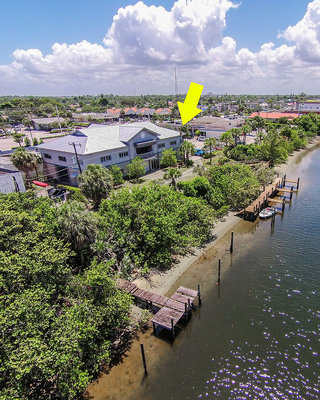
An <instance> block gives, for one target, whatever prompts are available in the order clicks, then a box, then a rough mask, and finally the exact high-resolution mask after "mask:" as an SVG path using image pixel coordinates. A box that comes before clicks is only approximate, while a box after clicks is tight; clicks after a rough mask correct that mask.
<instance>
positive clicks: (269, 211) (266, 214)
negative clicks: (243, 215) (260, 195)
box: [259, 207, 277, 219]
mask: <svg viewBox="0 0 320 400" xmlns="http://www.w3.org/2000/svg"><path fill="white" fill-rule="evenodd" d="M276 212H277V209H276V208H275V207H267V208H264V209H263V210H261V211H260V213H259V217H260V218H262V219H266V218H270V217H272V216H273V215H274V214H276Z"/></svg>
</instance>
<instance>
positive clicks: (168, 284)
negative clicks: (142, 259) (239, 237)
mask: <svg viewBox="0 0 320 400" xmlns="http://www.w3.org/2000/svg"><path fill="white" fill-rule="evenodd" d="M319 144H320V138H319V137H317V138H316V139H315V140H314V141H313V142H312V143H310V144H309V145H308V146H307V147H306V148H304V149H301V150H299V151H296V152H294V153H293V154H292V155H290V156H289V157H288V160H287V161H286V163H283V164H280V165H279V166H277V167H275V172H276V173H278V174H280V175H284V174H286V173H287V171H288V170H289V169H290V168H291V167H292V166H293V164H294V163H295V162H296V160H297V159H298V158H299V157H300V156H301V155H303V154H304V153H305V152H307V151H309V150H310V149H312V148H313V147H316V146H318V145H319ZM236 214H237V212H229V213H228V214H227V215H226V216H225V217H224V218H222V219H221V220H219V221H218V222H217V223H216V225H215V227H214V229H213V231H212V233H213V235H215V239H214V240H213V241H210V242H209V243H208V244H207V245H205V246H204V247H202V248H200V249H196V250H195V251H194V253H193V254H192V255H186V256H182V257H179V258H178V260H177V263H176V265H174V266H173V267H171V268H170V269H169V270H167V271H165V272H159V271H152V273H151V275H150V277H149V278H148V279H147V278H143V277H139V278H136V279H134V281H133V282H134V283H135V284H136V285H137V286H138V287H139V288H141V289H145V290H150V291H153V292H154V293H157V294H161V295H163V296H164V295H166V294H167V293H168V292H169V291H170V290H171V288H172V287H173V286H174V284H175V283H176V281H177V280H178V279H179V278H180V277H181V276H182V275H183V274H184V273H185V272H186V271H187V270H188V269H189V268H191V267H192V265H193V264H195V263H196V262H197V261H198V260H199V258H200V257H201V256H204V255H205V254H206V253H207V252H208V251H209V250H210V249H211V248H212V247H214V246H216V245H217V244H218V243H219V242H220V240H221V239H222V238H223V237H224V236H225V235H226V234H228V233H231V230H232V229H233V228H234V227H235V226H236V225H237V223H238V222H240V221H243V220H242V219H240V218H239V217H237V216H236Z"/></svg>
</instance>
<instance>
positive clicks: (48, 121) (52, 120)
mask: <svg viewBox="0 0 320 400" xmlns="http://www.w3.org/2000/svg"><path fill="white" fill-rule="evenodd" d="M59 119H60V122H64V118H61V117H60V118H58V117H52V118H34V119H32V122H35V123H36V124H53V123H55V122H59Z"/></svg>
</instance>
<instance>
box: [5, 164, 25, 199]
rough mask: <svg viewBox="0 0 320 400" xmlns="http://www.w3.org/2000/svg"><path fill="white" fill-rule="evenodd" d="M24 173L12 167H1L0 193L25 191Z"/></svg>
mask: <svg viewBox="0 0 320 400" xmlns="http://www.w3.org/2000/svg"><path fill="white" fill-rule="evenodd" d="M25 191H26V189H25V187H24V183H23V178H22V174H21V172H20V171H18V170H15V169H11V168H2V167H0V193H13V192H23V193H24V192H25Z"/></svg>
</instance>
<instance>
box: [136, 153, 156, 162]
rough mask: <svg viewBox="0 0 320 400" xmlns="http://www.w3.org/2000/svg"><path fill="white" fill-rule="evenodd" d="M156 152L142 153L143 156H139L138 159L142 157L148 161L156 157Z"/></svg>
mask: <svg viewBox="0 0 320 400" xmlns="http://www.w3.org/2000/svg"><path fill="white" fill-rule="evenodd" d="M154 155H155V154H154V151H149V152H148V153H141V154H137V157H141V158H143V159H144V160H146V159H147V158H152V157H154Z"/></svg>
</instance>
